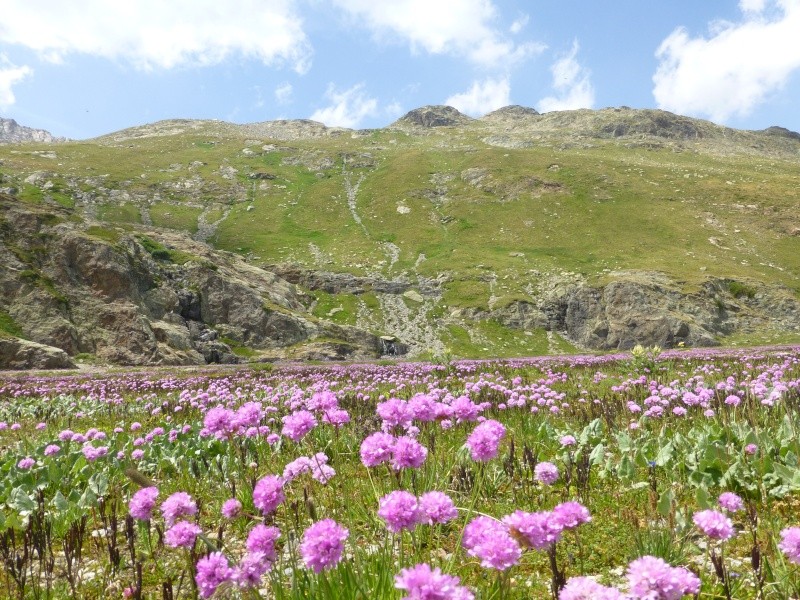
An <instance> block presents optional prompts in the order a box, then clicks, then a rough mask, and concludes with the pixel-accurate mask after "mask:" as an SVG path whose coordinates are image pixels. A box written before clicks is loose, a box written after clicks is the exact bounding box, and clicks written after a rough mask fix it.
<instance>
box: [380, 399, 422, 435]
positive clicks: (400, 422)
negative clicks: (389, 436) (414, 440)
mask: <svg viewBox="0 0 800 600" xmlns="http://www.w3.org/2000/svg"><path fill="white" fill-rule="evenodd" d="M375 412H376V413H377V414H378V416H379V417H380V418H381V419H383V423H382V429H383V430H384V431H392V430H393V429H395V428H402V429H405V428H406V427H408V426H409V425H411V420H412V419H413V418H414V414H413V412H412V409H411V407H410V406H409V405H408V402H406V401H405V400H400V399H399V398H389V399H388V400H386V401H385V402H379V403H378V405H377V406H376V408H375Z"/></svg>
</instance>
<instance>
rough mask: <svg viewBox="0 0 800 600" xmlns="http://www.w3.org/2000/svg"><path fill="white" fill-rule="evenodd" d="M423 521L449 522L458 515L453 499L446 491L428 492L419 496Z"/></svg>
mask: <svg viewBox="0 0 800 600" xmlns="http://www.w3.org/2000/svg"><path fill="white" fill-rule="evenodd" d="M418 504H419V510H420V518H421V522H425V523H428V524H429V525H432V524H434V523H447V522H448V521H452V520H453V519H455V518H456V517H457V516H458V509H456V507H455V505H454V504H453V500H452V499H451V498H450V496H448V495H447V494H445V493H444V492H426V493H424V494H422V496H420V497H419V502H418Z"/></svg>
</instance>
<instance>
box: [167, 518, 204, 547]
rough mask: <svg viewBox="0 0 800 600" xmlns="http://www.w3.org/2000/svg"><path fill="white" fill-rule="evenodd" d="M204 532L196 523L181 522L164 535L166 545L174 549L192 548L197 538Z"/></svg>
mask: <svg viewBox="0 0 800 600" xmlns="http://www.w3.org/2000/svg"><path fill="white" fill-rule="evenodd" d="M202 532H203V530H202V529H200V528H199V527H198V526H197V525H195V524H194V523H189V522H188V521H179V522H177V523H175V525H173V526H172V527H170V528H169V529H167V531H166V533H165V534H164V543H165V544H166V545H167V546H170V547H172V548H191V547H192V546H194V541H195V540H196V539H197V536H198V535H200V534H201V533H202Z"/></svg>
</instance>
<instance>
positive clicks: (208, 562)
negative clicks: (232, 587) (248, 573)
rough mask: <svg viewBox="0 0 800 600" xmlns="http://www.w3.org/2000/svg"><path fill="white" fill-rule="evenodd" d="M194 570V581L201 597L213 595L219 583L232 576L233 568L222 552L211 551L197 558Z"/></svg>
mask: <svg viewBox="0 0 800 600" xmlns="http://www.w3.org/2000/svg"><path fill="white" fill-rule="evenodd" d="M196 570H197V574H196V575H195V581H196V582H197V589H198V590H199V592H200V596H201V597H203V598H210V597H211V596H213V595H214V592H216V591H217V588H218V587H219V586H220V585H222V584H223V583H225V582H226V581H230V579H231V578H232V577H233V569H231V568H230V566H229V565H228V559H227V558H225V556H224V555H223V554H222V552H212V553H211V554H209V555H208V556H204V557H203V558H201V559H200V560H198V561H197V567H196Z"/></svg>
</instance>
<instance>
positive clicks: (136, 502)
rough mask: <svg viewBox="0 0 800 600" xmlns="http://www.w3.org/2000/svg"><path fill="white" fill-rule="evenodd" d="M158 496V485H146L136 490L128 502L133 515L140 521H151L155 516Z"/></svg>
mask: <svg viewBox="0 0 800 600" xmlns="http://www.w3.org/2000/svg"><path fill="white" fill-rule="evenodd" d="M156 498H158V488H157V487H146V488H142V489H141V490H139V491H138V492H136V493H135V494H134V495H133V496H131V499H130V501H129V502H128V509H129V510H130V513H131V516H132V517H133V518H134V519H139V520H140V521H149V520H150V518H151V517H152V516H153V509H154V508H155V506H156Z"/></svg>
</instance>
